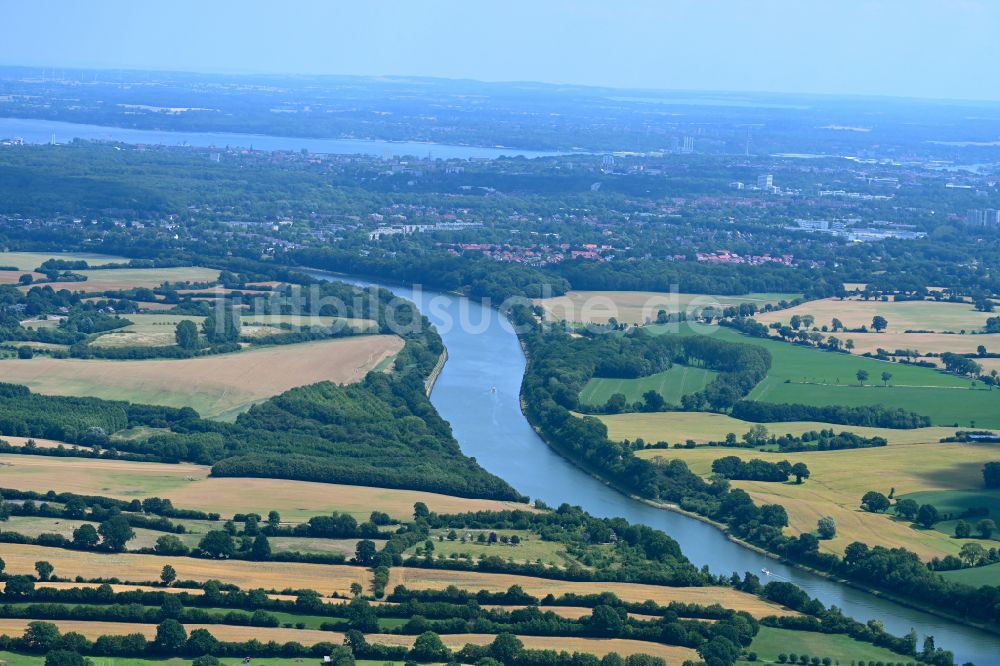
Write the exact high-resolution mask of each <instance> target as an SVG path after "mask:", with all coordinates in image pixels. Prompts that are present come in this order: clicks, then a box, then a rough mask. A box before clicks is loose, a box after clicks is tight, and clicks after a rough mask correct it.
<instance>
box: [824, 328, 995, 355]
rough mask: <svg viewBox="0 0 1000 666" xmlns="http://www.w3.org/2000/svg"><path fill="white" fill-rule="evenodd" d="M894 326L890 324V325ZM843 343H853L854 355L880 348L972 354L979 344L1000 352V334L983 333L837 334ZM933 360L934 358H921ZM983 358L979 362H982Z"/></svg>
mask: <svg viewBox="0 0 1000 666" xmlns="http://www.w3.org/2000/svg"><path fill="white" fill-rule="evenodd" d="M890 324H891V322H890ZM836 335H837V336H838V337H840V338H841V339H842V340H847V339H851V340H853V341H854V353H855V354H864V353H865V352H871V353H872V354H874V353H875V352H876V351H877V350H878V349H879V348H882V349H885V350H886V351H888V352H889V353H892V352H894V351H896V350H897V349H915V350H916V351H918V352H920V353H921V354H931V353H934V354H940V353H942V352H949V351H950V352H954V353H956V354H972V353H975V352H976V348H977V347H979V345H983V346H985V347H986V350H987V351H990V352H994V351H995V352H1000V333H980V334H977V335H960V334H956V333H837V334H836ZM922 360H930V361H933V360H934V359H922ZM982 361H983V359H977V362H980V363H981V362H982Z"/></svg>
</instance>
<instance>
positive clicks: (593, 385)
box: [580, 365, 718, 405]
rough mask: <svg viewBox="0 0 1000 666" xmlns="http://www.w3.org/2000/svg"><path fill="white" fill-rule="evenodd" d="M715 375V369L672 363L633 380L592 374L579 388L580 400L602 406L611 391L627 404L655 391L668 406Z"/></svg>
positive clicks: (702, 386)
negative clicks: (619, 394)
mask: <svg viewBox="0 0 1000 666" xmlns="http://www.w3.org/2000/svg"><path fill="white" fill-rule="evenodd" d="M716 376H718V373H717V372H714V371H712V370H706V369H704V368H695V367H690V366H686V365H674V366H672V367H671V368H670V369H669V370H664V371H663V372H658V373H656V374H653V375H649V376H648V377H639V378H637V379H613V378H609V377H593V378H591V380H590V381H588V382H587V385H586V386H584V387H583V390H582V391H580V402H582V403H583V404H586V405H603V404H604V403H606V402H607V401H608V398H610V397H611V396H612V395H614V394H615V393H621V394H623V395H624V396H625V399H626V400H627V401H628V402H629V403H633V402H636V401H640V400H642V394H643V393H645V392H647V391H656V392H657V393H659V394H660V395H662V396H663V399H664V400H666V401H667V402H668V403H670V404H672V405H679V404H680V402H681V397H682V396H685V395H688V394H689V393H696V392H698V391H700V390H702V389H703V388H705V387H706V386H707V385H708V384H709V382H711V381H712V380H713V379H715V377H716Z"/></svg>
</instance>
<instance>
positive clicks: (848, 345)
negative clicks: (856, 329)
mask: <svg viewBox="0 0 1000 666" xmlns="http://www.w3.org/2000/svg"><path fill="white" fill-rule="evenodd" d="M844 347H846V348H847V351H851V350H852V349H854V340H851V339H850V338H847V342H845V343H844Z"/></svg>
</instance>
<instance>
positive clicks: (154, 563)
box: [3, 544, 371, 595]
mask: <svg viewBox="0 0 1000 666" xmlns="http://www.w3.org/2000/svg"><path fill="white" fill-rule="evenodd" d="M3 559H4V561H5V562H6V563H7V572H8V573H10V574H28V573H32V572H33V571H34V568H35V562H38V561H39V560H47V561H49V562H50V563H52V565H53V566H54V567H55V573H56V575H57V576H60V577H63V578H74V577H76V576H83V577H85V578H90V577H93V576H96V575H99V576H102V577H107V578H111V577H114V578H119V579H121V580H123V581H127V582H139V583H141V582H149V581H155V580H158V579H159V577H160V571H161V570H162V569H163V565H164V564H170V565H172V566H173V567H174V568H175V569H176V570H177V577H178V578H180V579H188V580H198V581H206V580H211V579H216V580H221V581H223V582H226V583H233V584H234V585H238V586H240V587H242V588H246V589H252V588H261V587H262V588H265V589H278V590H282V589H285V588H294V589H300V588H308V589H313V590H316V591H317V592H319V593H320V594H323V595H329V594H333V593H335V592H337V593H340V594H345V595H346V594H349V593H350V588H351V583H361V584H362V585H364V586H365V589H367V587H368V585H369V583H370V582H371V572H370V571H369V570H368V569H364V568H362V567H351V566H342V565H334V564H327V565H323V564H302V563H297V562H245V561H239V560H202V559H195V558H190V557H160V556H158V555H141V554H137V553H123V554H109V553H93V552H85V551H75V550H65V549H62V548H44V547H42V546H32V545H24V544H4V547H3Z"/></svg>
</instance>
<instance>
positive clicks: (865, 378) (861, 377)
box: [854, 370, 868, 386]
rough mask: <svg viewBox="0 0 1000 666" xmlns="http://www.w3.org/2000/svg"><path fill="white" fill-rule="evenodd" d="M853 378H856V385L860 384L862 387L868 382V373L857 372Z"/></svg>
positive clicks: (864, 371) (863, 371) (865, 371)
mask: <svg viewBox="0 0 1000 666" xmlns="http://www.w3.org/2000/svg"><path fill="white" fill-rule="evenodd" d="M854 376H855V377H857V378H858V383H859V384H861V385H862V386H864V385H865V382H866V381H868V371H867V370H858V371H857V372H856V373H855V374H854Z"/></svg>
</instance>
